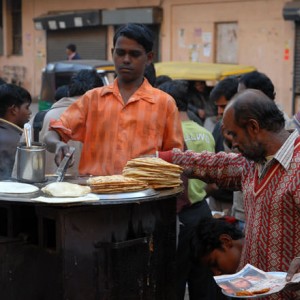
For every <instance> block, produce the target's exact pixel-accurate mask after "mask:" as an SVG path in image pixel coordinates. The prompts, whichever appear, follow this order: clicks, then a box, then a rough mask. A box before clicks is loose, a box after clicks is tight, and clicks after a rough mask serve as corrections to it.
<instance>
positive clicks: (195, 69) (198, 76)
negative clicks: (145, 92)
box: [155, 61, 256, 81]
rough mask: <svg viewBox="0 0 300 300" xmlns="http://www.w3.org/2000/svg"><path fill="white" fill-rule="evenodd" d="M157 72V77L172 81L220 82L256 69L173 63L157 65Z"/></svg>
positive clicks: (238, 66) (244, 66)
mask: <svg viewBox="0 0 300 300" xmlns="http://www.w3.org/2000/svg"><path fill="white" fill-rule="evenodd" d="M155 70H156V76H160V75H168V76H170V77H171V78H172V79H185V80H208V81H218V80H222V79H224V78H225V77H228V76H234V75H242V74H245V73H249V72H252V71H255V70H256V68H255V67H253V66H246V65H232V64H214V63H200V62H182V61H172V62H159V63H155Z"/></svg>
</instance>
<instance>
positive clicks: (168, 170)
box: [122, 157, 183, 189]
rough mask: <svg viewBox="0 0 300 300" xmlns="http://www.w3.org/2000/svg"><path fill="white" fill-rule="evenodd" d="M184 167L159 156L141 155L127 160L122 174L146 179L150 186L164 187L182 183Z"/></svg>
mask: <svg viewBox="0 0 300 300" xmlns="http://www.w3.org/2000/svg"><path fill="white" fill-rule="evenodd" d="M182 171H183V168H182V167H180V166H178V165H175V164H171V163H168V162H166V161H164V160H163V159H161V158H157V157H139V158H134V159H131V160H129V161H128V162H127V164H126V166H125V168H124V169H123V172H122V174H123V175H124V176H125V177H130V178H135V179H137V180H141V181H145V182H147V183H148V185H149V187H150V188H153V189H163V188H171V187H177V186H180V185H181V184H182V181H181V179H180V175H181V173H182Z"/></svg>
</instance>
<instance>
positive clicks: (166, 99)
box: [50, 80, 183, 175]
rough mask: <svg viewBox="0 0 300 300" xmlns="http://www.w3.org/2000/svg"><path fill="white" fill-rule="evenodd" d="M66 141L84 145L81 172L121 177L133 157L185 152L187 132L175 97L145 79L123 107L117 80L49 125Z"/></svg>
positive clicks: (82, 98)
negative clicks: (171, 150) (182, 125)
mask: <svg viewBox="0 0 300 300" xmlns="http://www.w3.org/2000/svg"><path fill="white" fill-rule="evenodd" d="M50 128H52V129H55V130H56V131H57V132H58V133H59V134H60V136H61V137H62V139H63V140H64V141H68V140H70V139H72V140H76V141H81V142H82V143H84V145H83V148H82V154H81V159H80V164H79V173H80V174H84V175H88V174H91V175H113V174H120V173H121V172H122V169H123V168H124V166H125V164H126V162H127V161H128V160H129V159H132V158H134V157H138V156H141V155H147V154H155V151H157V150H158V151H165V150H170V149H172V148H174V147H176V148H178V147H179V148H181V149H182V148H183V134H182V129H181V122H180V119H179V114H178V110H177V107H176V104H175V101H174V100H173V98H171V97H170V96H169V95H168V94H166V93H164V92H162V91H160V90H158V89H154V88H153V87H152V86H151V85H150V84H149V83H148V81H147V80H144V83H143V84H142V85H141V87H140V88H139V89H138V90H137V91H136V92H135V93H134V94H133V95H132V96H131V98H130V99H129V101H128V102H127V104H126V105H125V104H124V102H123V100H122V97H121V95H120V92H119V89H118V84H117V80H115V81H114V83H113V84H112V85H110V86H105V87H102V88H97V89H93V90H91V91H88V92H87V93H86V94H85V95H84V96H82V97H81V98H80V99H79V100H77V101H76V102H75V103H74V104H73V105H71V106H70V107H69V108H68V109H67V110H66V111H65V113H64V114H63V115H61V118H60V119H59V120H57V121H54V120H53V121H51V123H50Z"/></svg>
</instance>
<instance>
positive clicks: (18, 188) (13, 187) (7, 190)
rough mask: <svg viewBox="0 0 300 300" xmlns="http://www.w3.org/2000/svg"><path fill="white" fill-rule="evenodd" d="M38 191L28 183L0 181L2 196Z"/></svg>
mask: <svg viewBox="0 0 300 300" xmlns="http://www.w3.org/2000/svg"><path fill="white" fill-rule="evenodd" d="M38 190H39V188H38V187H36V186H34V185H32V184H28V183H21V182H13V181H0V193H3V194H29V193H34V192H37V191H38Z"/></svg>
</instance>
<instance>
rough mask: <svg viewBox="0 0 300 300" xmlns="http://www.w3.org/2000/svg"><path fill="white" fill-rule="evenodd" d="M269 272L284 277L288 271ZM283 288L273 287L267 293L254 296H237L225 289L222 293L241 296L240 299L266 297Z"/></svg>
mask: <svg viewBox="0 0 300 300" xmlns="http://www.w3.org/2000/svg"><path fill="white" fill-rule="evenodd" d="M266 273H267V274H269V275H272V276H276V277H281V278H284V277H285V276H286V272H266ZM281 290H282V289H281V288H280V289H278V288H276V287H275V288H273V289H271V290H270V291H269V292H267V293H264V294H258V295H254V296H235V295H232V294H228V293H226V292H225V291H224V290H222V293H223V294H224V295H226V296H228V297H231V298H239V299H255V298H261V297H265V296H268V295H271V294H274V293H278V292H279V291H281Z"/></svg>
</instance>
